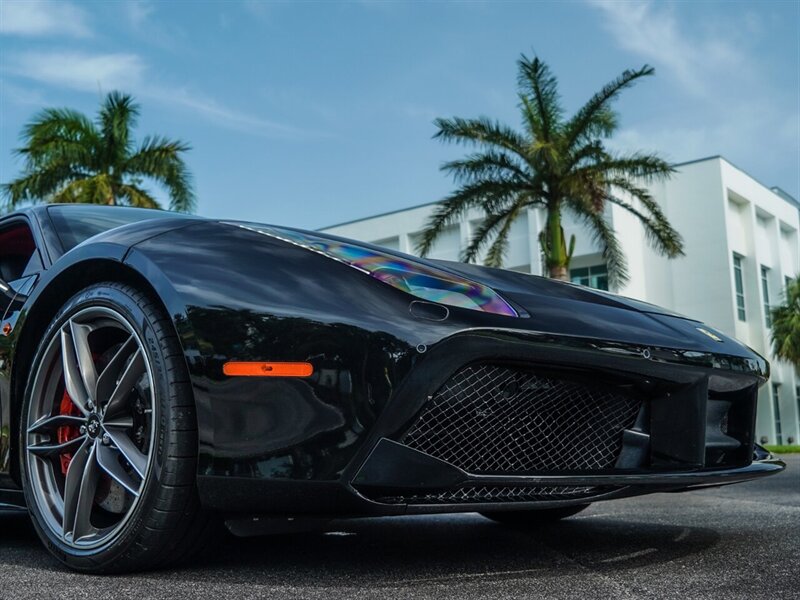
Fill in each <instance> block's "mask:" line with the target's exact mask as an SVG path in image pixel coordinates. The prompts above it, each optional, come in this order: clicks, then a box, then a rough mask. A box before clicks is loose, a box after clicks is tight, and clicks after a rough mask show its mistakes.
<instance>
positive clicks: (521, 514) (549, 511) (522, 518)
mask: <svg viewBox="0 0 800 600" xmlns="http://www.w3.org/2000/svg"><path fill="white" fill-rule="evenodd" d="M587 508H589V505H588V504H580V505H578V506H561V507H558V508H541V509H534V510H510V511H497V512H482V513H481V514H482V515H483V516H484V517H486V518H487V519H491V520H492V521H496V522H497V523H502V524H503V525H512V526H515V527H521V528H525V527H535V526H539V525H547V524H550V523H556V522H558V521H560V520H561V519H566V518H567V517H571V516H573V515H577V514H578V513H579V512H581V511H583V510H586V509H587Z"/></svg>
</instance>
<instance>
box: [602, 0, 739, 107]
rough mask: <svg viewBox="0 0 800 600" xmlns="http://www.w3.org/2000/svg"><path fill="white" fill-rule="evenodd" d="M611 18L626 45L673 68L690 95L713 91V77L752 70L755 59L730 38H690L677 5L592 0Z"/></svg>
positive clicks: (612, 27) (608, 21) (613, 28)
mask: <svg viewBox="0 0 800 600" xmlns="http://www.w3.org/2000/svg"><path fill="white" fill-rule="evenodd" d="M589 3H590V4H591V5H593V6H595V7H597V8H598V9H600V10H601V11H602V12H603V13H604V14H605V16H606V26H607V27H608V29H609V31H610V32H611V34H612V35H613V36H614V38H615V40H616V42H617V43H618V44H619V46H620V47H622V48H624V49H626V50H629V51H631V52H633V53H635V54H638V55H639V56H641V57H643V58H644V59H645V60H647V61H650V62H652V63H653V64H654V65H655V66H656V67H657V68H664V69H666V70H668V71H669V72H670V73H671V74H672V75H673V76H674V77H675V78H676V79H677V81H678V82H679V83H680V84H681V85H682V86H683V87H684V88H685V89H686V90H687V91H689V92H691V93H693V94H696V95H700V96H705V95H710V94H712V93H713V89H712V86H710V85H709V75H714V74H720V73H730V72H731V70H732V69H735V71H736V72H737V73H738V74H739V75H740V76H741V75H743V74H744V72H745V71H746V72H748V73H749V72H750V71H751V67H750V61H749V60H748V59H747V57H746V56H745V55H744V54H743V53H742V52H741V51H740V50H739V49H738V48H737V47H736V46H734V45H733V44H732V43H731V42H730V41H729V40H728V39H727V38H726V37H723V36H721V35H720V36H706V37H704V38H690V37H689V36H687V35H686V34H685V33H684V32H683V31H682V30H681V27H680V25H679V23H678V20H677V18H676V16H675V12H674V11H675V7H674V6H672V5H658V7H657V6H656V5H654V4H652V3H651V2H638V3H634V2H615V1H609V0H589Z"/></svg>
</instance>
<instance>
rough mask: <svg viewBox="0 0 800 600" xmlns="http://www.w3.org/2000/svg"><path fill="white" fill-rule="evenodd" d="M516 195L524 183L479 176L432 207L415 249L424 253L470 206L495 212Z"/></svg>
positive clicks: (487, 211) (520, 193)
mask: <svg viewBox="0 0 800 600" xmlns="http://www.w3.org/2000/svg"><path fill="white" fill-rule="evenodd" d="M518 195H527V194H526V188H525V186H524V185H522V184H520V183H519V182H516V181H509V180H505V181H504V180H499V181H496V180H480V181H475V182H472V183H469V184H466V185H463V186H461V187H460V188H459V189H457V190H456V191H455V192H453V193H452V194H451V195H450V196H448V197H447V198H445V199H444V200H442V201H441V202H440V203H439V205H438V206H437V207H436V209H435V210H434V211H433V214H432V215H431V217H430V218H429V219H428V222H427V223H426V225H425V228H424V230H423V232H422V237H421V238H420V242H419V243H418V244H417V248H416V250H417V252H419V254H420V255H421V256H426V255H427V254H428V252H430V250H431V248H432V247H433V243H434V242H435V241H436V238H437V237H439V235H441V233H442V232H443V231H444V230H445V228H447V227H448V226H450V225H452V224H453V223H456V222H457V221H459V220H460V219H461V218H462V217H463V216H464V215H466V214H467V212H468V211H469V210H470V209H472V208H480V209H482V210H483V211H484V212H485V213H487V214H496V213H499V212H502V211H503V210H504V208H505V207H506V206H507V205H508V204H510V203H511V202H512V201H513V200H514V198H515V197H516V196H518Z"/></svg>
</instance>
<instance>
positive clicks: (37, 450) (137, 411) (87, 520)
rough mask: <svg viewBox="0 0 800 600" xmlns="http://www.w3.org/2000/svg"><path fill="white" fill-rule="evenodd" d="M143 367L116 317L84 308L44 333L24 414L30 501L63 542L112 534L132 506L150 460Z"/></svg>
mask: <svg viewBox="0 0 800 600" xmlns="http://www.w3.org/2000/svg"><path fill="white" fill-rule="evenodd" d="M157 411H158V405H157V403H156V402H155V398H154V385H153V375H152V369H151V366H150V363H149V360H148V358H147V353H146V352H145V350H144V347H143V345H142V341H141V340H140V339H139V336H138V335H137V333H136V332H135V331H134V329H133V328H132V327H131V325H130V324H129V323H128V321H127V320H126V318H125V317H123V316H122V315H121V314H120V313H119V312H117V311H115V310H113V309H111V308H109V307H101V306H96V307H90V308H85V309H83V310H80V311H79V312H77V313H76V314H74V315H72V316H71V317H70V318H69V319H67V320H66V321H65V322H64V323H63V324H62V325H61V327H60V328H59V329H58V330H57V331H56V332H54V334H53V335H52V337H51V339H50V341H49V344H48V346H47V348H46V350H45V352H44V355H43V357H42V359H41V361H40V362H39V365H38V368H37V370H36V374H35V379H34V383H33V388H32V393H31V397H30V402H29V404H28V413H27V419H26V425H27V429H26V431H27V433H26V435H27V439H26V442H27V443H26V460H27V467H28V468H27V472H28V475H29V478H30V483H31V488H30V489H31V490H32V491H33V496H34V498H33V499H34V501H35V502H36V503H37V507H38V509H39V513H40V514H41V515H42V517H43V521H44V523H45V524H46V525H47V527H48V528H49V529H50V530H51V531H52V533H53V534H55V535H57V536H59V537H60V538H61V540H62V541H63V543H64V544H66V545H67V546H70V547H72V548H75V549H91V548H96V547H98V546H101V545H104V544H107V543H109V542H112V541H113V539H114V537H115V536H116V535H117V534H118V533H119V531H120V530H121V529H122V528H123V526H124V525H125V523H126V522H127V520H128V519H129V517H130V515H131V514H132V513H133V511H134V510H135V508H136V505H137V503H138V501H139V498H140V497H141V495H142V491H143V488H144V485H145V482H146V481H147V477H148V474H149V472H150V470H151V467H152V463H153V460H152V459H153V442H154V439H155V435H154V423H157V422H158V420H157V418H158V414H157Z"/></svg>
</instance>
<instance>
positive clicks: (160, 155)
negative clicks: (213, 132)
mask: <svg viewBox="0 0 800 600" xmlns="http://www.w3.org/2000/svg"><path fill="white" fill-rule="evenodd" d="M189 149H190V146H189V145H188V144H185V143H184V142H180V141H175V140H169V139H166V138H163V137H152V136H151V137H146V138H145V139H144V141H143V142H142V145H141V146H140V147H139V149H138V150H137V151H136V153H135V154H134V155H133V156H131V157H130V158H128V159H127V160H126V161H125V163H124V172H125V173H127V174H129V175H137V176H142V177H149V178H150V179H153V180H155V181H157V182H159V183H161V184H162V185H164V187H166V188H167V190H168V192H169V195H170V208H171V209H172V210H177V211H180V212H192V211H193V210H194V208H195V196H194V190H193V184H192V176H191V174H190V173H189V169H188V168H187V167H186V164H185V163H184V161H183V159H182V158H181V156H180V155H181V153H183V152H186V151H188V150H189Z"/></svg>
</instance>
